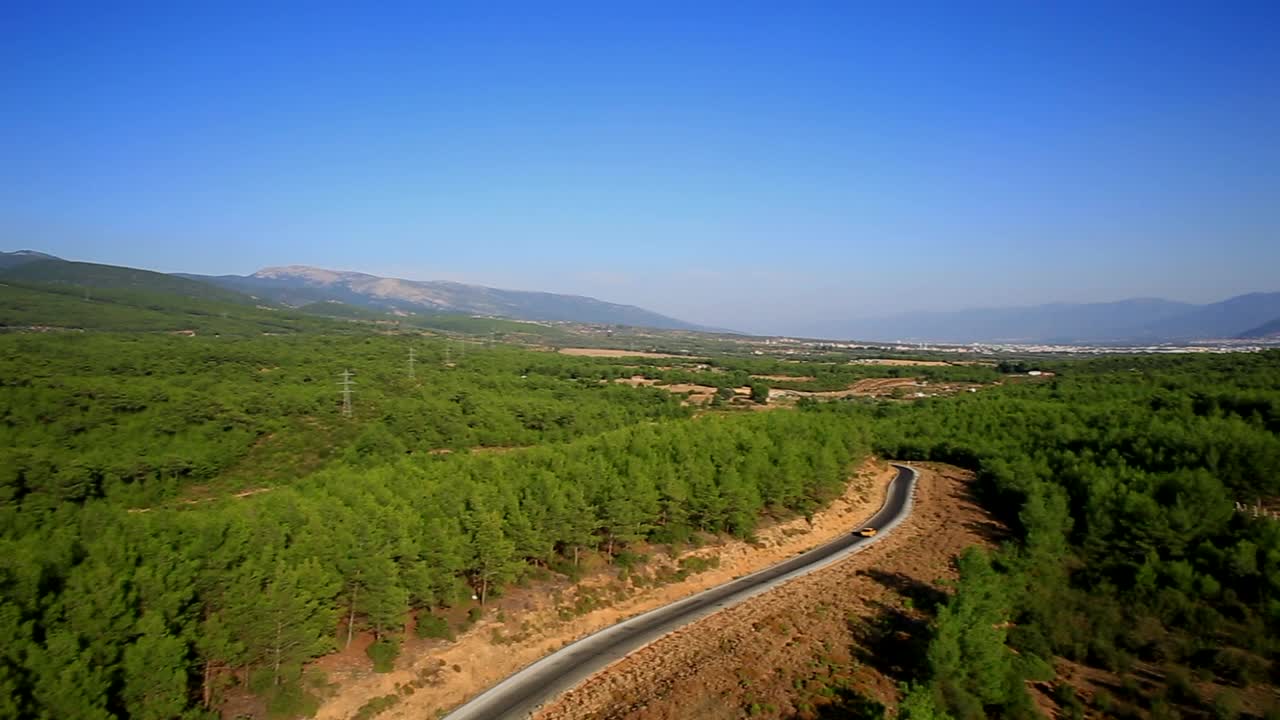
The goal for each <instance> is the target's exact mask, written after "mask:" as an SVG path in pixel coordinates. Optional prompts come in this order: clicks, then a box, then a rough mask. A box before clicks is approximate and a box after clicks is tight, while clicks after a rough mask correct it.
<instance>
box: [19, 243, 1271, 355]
mask: <svg viewBox="0 0 1280 720" xmlns="http://www.w3.org/2000/svg"><path fill="white" fill-rule="evenodd" d="M5 281H9V282H13V283H25V284H35V285H43V286H62V287H66V286H73V287H75V288H84V289H85V291H86V292H91V291H92V289H95V288H96V289H104V290H113V291H119V292H135V293H157V294H163V295H170V296H180V297H186V298H191V299H193V300H199V301H202V302H218V303H239V304H243V305H249V306H255V305H260V306H264V307H276V308H294V309H298V310H299V311H301V312H304V313H308V314H312V315H316V314H318V315H325V316H329V317H355V316H358V315H359V314H360V313H372V314H373V315H376V314H379V313H392V314H399V315H415V316H418V317H422V316H428V315H432V316H434V315H445V314H449V315H469V316H484V317H497V318H508V319H513V320H533V321H567V322H581V323H592V324H604V325H629V326H633V327H648V328H657V329H667V330H711V329H709V328H703V327H699V326H696V325H693V324H691V323H687V322H684V321H682V320H677V319H675V318H671V317H667V316H665V315H659V314H658V313H655V312H650V311H648V310H645V309H643V308H638V307H635V306H632V305H619V304H616V303H610V302H604V301H602V300H597V299H595V298H590V297H583V296H579V295H560V294H555V293H545V292H526V291H519V290H499V289H496V288H490V287H483V286H480V285H467V284H463V283H456V282H443V281H422V280H401V279H396V278H386V277H379V276H376V275H368V274H365V273H358V272H341V271H334V270H324V269H321V268H314V267H307V266H302V265H291V266H287V267H275V268H265V269H263V270H259V271H258V272H256V273H254V274H252V275H220V276H209V275H191V274H174V275H168V274H164V273H157V272H151V271H148V270H138V269H134V268H125V267H117V266H113V265H98V264H94V263H81V262H72V261H67V260H62V259H60V258H56V257H54V256H52V255H47V254H45V253H40V252H35V251H32V250H20V251H18V252H11V253H5V252H0V283H2V282H5ZM63 292H65V290H64V291H63ZM77 292H78V291H77ZM373 315H371V317H372V316H373ZM797 330H800V329H797ZM802 334H803V333H802ZM815 335H816V336H820V337H821V336H825V337H830V338H841V339H852V340H866V341H881V342H894V341H906V342H942V343H971V342H1004V343H1062V344H1084V345H1101V344H1155V343H1167V342H1179V341H1191V340H1214V339H1249V338H1280V292H1276V293H1252V294H1248V295H1239V296H1237V297H1233V298H1229V299H1227V300H1223V301H1221V302H1216V303H1210V304H1206V305H1194V304H1190V303H1181V302H1173V301H1170V300H1161V299H1156V298H1141V299H1134V300H1122V301H1119V302H1108V303H1088V304H1062V303H1059V304H1051V305H1037V306H1032V307H1014V308H988V309H977V310H957V311H950V312H917V313H905V314H899V315H893V316H889V317H883V318H875V319H869V320H847V321H841V320H840V319H839V318H838V317H837V318H834V319H827V320H826V322H825V323H824V325H823V326H822V327H821V328H820V329H817V331H816V332H815Z"/></svg>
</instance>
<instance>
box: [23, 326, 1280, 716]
mask: <svg viewBox="0 0 1280 720" xmlns="http://www.w3.org/2000/svg"><path fill="white" fill-rule="evenodd" d="M0 346H2V347H3V349H4V352H3V353H0V366H2V368H3V380H2V381H0V382H2V383H3V393H2V395H0V407H3V412H4V423H3V425H0V433H3V439H4V442H3V443H0V458H2V459H3V462H2V463H0V630H2V631H3V633H4V636H5V637H6V638H7V639H8V642H6V643H5V645H4V646H3V648H2V649H0V717H33V718H50V719H54V718H72V717H74V718H86V719H93V718H112V717H138V718H175V717H186V718H211V717H216V716H217V714H218V709H219V707H220V702H221V701H222V699H223V698H224V696H225V694H226V693H227V692H232V691H235V692H239V691H241V690H243V689H249V690H251V691H252V692H254V693H257V694H258V695H259V696H261V697H262V698H264V699H265V701H266V702H267V706H268V707H269V708H270V710H271V711H272V712H273V713H274V714H275V715H276V716H279V717H290V716H296V715H297V714H299V713H302V712H305V711H306V709H307V708H308V707H309V703H310V702H312V700H311V699H310V698H309V695H308V691H307V687H306V683H305V682H304V678H303V670H304V667H305V666H306V664H307V663H308V662H309V661H311V660H313V659H315V658H317V657H319V656H321V655H324V654H325V653H328V652H330V651H333V650H335V649H339V648H342V647H344V646H345V645H346V644H347V643H349V642H350V639H351V638H352V636H353V634H354V633H362V632H367V633H371V634H372V635H373V636H374V637H375V638H376V639H377V641H376V642H375V643H374V645H373V646H371V648H370V650H369V654H370V656H371V659H372V661H373V662H374V663H375V664H376V665H378V666H386V665H387V664H388V663H390V661H391V660H392V659H393V658H394V657H395V655H396V653H397V650H398V647H399V644H400V642H401V641H402V640H403V638H404V633H405V628H406V626H407V624H408V623H409V620H410V618H412V617H414V616H416V617H418V618H419V620H420V622H419V625H420V626H421V625H425V624H427V621H429V620H430V619H431V618H432V614H433V613H437V612H439V611H441V610H442V609H444V608H448V607H451V606H458V605H459V604H464V605H465V604H477V605H481V606H483V605H484V604H485V603H487V602H490V601H491V600H492V598H494V597H495V596H497V595H500V594H502V593H503V592H504V590H507V589H509V588H510V587H512V585H513V584H518V583H521V582H524V581H525V580H526V579H527V578H529V577H530V576H531V575H532V574H533V573H535V572H547V571H550V572H555V573H562V574H566V575H569V576H573V574H574V568H575V566H576V565H577V564H578V563H579V562H580V561H581V559H582V557H583V556H584V554H590V555H592V556H594V557H601V558H604V559H606V560H607V559H610V558H612V557H614V556H617V555H620V554H622V553H624V552H625V551H626V550H627V548H628V547H630V546H632V545H635V544H636V543H641V542H646V543H669V544H676V545H679V544H681V543H686V542H690V541H691V540H694V539H695V538H696V536H698V535H700V534H705V533H725V534H730V535H734V536H738V537H750V536H751V534H752V532H753V531H754V529H755V528H756V527H757V526H758V524H759V523H760V522H762V521H764V520H767V519H769V518H772V517H786V516H791V515H797V514H804V513H808V512H812V511H813V510H814V509H816V508H818V507H821V506H822V505H823V504H825V503H826V502H828V501H829V500H830V499H831V498H832V497H834V496H835V495H837V494H839V493H840V492H841V491H842V489H843V486H844V481H845V478H846V477H847V476H848V471H849V468H850V467H851V466H852V464H853V463H855V462H856V461H858V460H860V459H861V458H863V457H865V456H866V455H867V454H868V453H870V452H872V451H873V450H874V451H875V452H878V453H879V454H881V455H883V456H885V457H893V458H901V459H906V460H911V459H932V460H940V461H945V462H949V463H954V464H956V465H960V466H964V467H968V468H972V469H974V470H975V471H977V473H978V476H979V486H980V490H981V493H982V501H983V502H984V503H985V504H987V505H988V506H989V507H990V508H992V509H993V510H994V511H995V512H996V513H997V514H998V515H999V516H1000V517H1001V518H1002V519H1004V520H1005V521H1006V522H1007V523H1008V524H1009V526H1010V527H1011V528H1013V529H1014V530H1015V532H1016V541H1013V542H1010V543H1008V544H1007V545H1006V546H1005V547H1003V548H1002V549H1000V550H999V551H998V552H996V553H993V554H984V553H981V552H978V551H972V552H970V553H968V554H966V555H965V556H964V557H963V558H962V559H961V560H960V570H961V580H960V582H959V583H958V585H957V586H956V588H955V592H954V594H953V595H952V597H951V598H950V600H948V601H947V602H946V603H945V604H944V605H943V606H942V607H941V608H940V609H939V610H938V612H937V615H936V618H935V619H934V623H933V626H932V631H931V632H932V634H931V640H930V642H929V648H928V651H927V653H926V654H925V655H923V656H922V657H921V658H920V659H919V664H918V667H917V668H916V678H917V679H916V682H915V683H914V684H912V685H911V686H910V687H909V688H907V691H908V692H907V695H906V699H905V701H904V705H903V708H902V713H903V715H904V716H906V717H911V718H930V717H954V718H965V719H968V718H978V717H988V716H989V717H1035V716H1036V712H1037V711H1036V710H1035V705H1034V702H1033V696H1032V691H1031V690H1029V687H1030V686H1029V682H1035V681H1044V682H1049V683H1052V682H1053V680H1054V670H1053V668H1054V662H1055V661H1057V660H1056V659H1062V658H1065V659H1068V660H1071V661H1075V662H1078V663H1082V664H1086V665H1089V666H1093V667H1097V668H1101V669H1104V670H1106V671H1109V672H1112V673H1116V674H1117V675H1118V676H1121V677H1130V676H1137V675H1139V674H1143V673H1145V675H1144V676H1146V677H1156V678H1158V682H1155V683H1147V684H1146V685H1142V686H1139V685H1138V684H1126V685H1125V687H1126V688H1132V690H1131V691H1130V692H1127V693H1122V694H1118V695H1117V696H1116V697H1114V698H1111V699H1107V700H1106V703H1107V706H1106V707H1094V708H1092V709H1086V708H1085V707H1084V704H1083V702H1082V701H1081V699H1080V698H1078V697H1076V696H1075V695H1074V691H1072V690H1071V688H1069V687H1067V686H1065V685H1061V686H1059V687H1058V688H1057V689H1056V690H1055V692H1054V698H1055V702H1057V703H1058V704H1059V705H1060V706H1061V707H1063V708H1066V712H1068V713H1073V714H1074V715H1075V716H1082V715H1083V714H1084V713H1085V712H1086V711H1088V712H1092V713H1094V714H1099V713H1100V714H1102V715H1104V716H1111V715H1122V716H1125V715H1127V716H1133V717H1139V716H1151V717H1175V716H1178V714H1180V713H1181V714H1183V715H1187V716H1197V715H1201V716H1210V715H1213V716H1216V717H1228V716H1232V713H1233V712H1238V711H1239V709H1240V708H1241V707H1246V706H1247V707H1253V708H1255V709H1256V707H1257V705H1258V702H1259V701H1258V700H1257V698H1258V697H1267V692H1268V691H1259V688H1260V687H1264V686H1269V685H1273V684H1274V683H1275V682H1276V680H1277V676H1276V673H1277V671H1276V670H1275V668H1276V667H1277V666H1276V665H1275V663H1274V660H1275V655H1276V652H1277V649H1280V648H1278V646H1277V645H1278V644H1277V642H1276V638H1277V627H1278V625H1280V525H1278V524H1277V522H1278V521H1275V520H1270V519H1266V518H1254V517H1252V515H1250V514H1245V513H1239V512H1236V503H1237V502H1240V503H1247V504H1254V503H1258V502H1261V503H1263V504H1267V503H1270V502H1272V501H1273V500H1274V499H1275V498H1276V497H1277V496H1280V437H1278V436H1277V433H1280V353H1278V352H1271V353H1263V354H1249V355H1232V356H1221V357H1154V358H1133V357H1125V358H1113V359H1100V360H1091V361H1083V362H1071V363H1059V364H1057V365H1052V366H1046V368H1047V369H1048V368H1050V367H1051V369H1053V370H1055V371H1056V372H1057V374H1056V376H1054V377H1052V378H1051V379H1049V380H1047V381H1045V382H1037V383H1005V384H1004V385H1003V386H1001V387H994V388H990V389H987V390H984V391H982V392H980V393H976V394H964V395H962V396H959V397H954V398H935V399H925V400H920V401H917V402H914V403H905V402H894V401H886V402H881V403H875V402H870V401H860V400H858V401H836V402H825V403H824V402H813V401H804V402H801V403H800V405H799V407H797V408H796V409H784V410H777V411H774V412H766V413H759V412H744V411H741V410H721V411H715V412H710V413H707V412H705V411H704V412H700V413H697V414H695V412H694V411H693V409H691V408H690V407H688V406H686V405H684V404H682V403H681V402H680V397H679V396H678V395H673V394H672V393H669V392H667V391H666V390H663V389H660V388H657V387H632V386H630V385H624V384H618V383H614V382H611V381H612V380H615V379H618V378H626V377H631V376H633V375H644V376H647V377H650V378H654V379H658V380H661V381H664V382H681V381H697V382H701V383H704V384H712V385H718V386H721V387H733V386H737V385H741V384H744V383H748V382H755V380H753V376H759V375H767V374H770V373H773V374H787V375H793V376H797V377H799V376H809V377H812V378H813V379H812V380H803V381H799V380H797V381H795V382H796V383H810V384H811V385H808V387H811V388H812V387H814V385H817V386H821V387H828V386H831V387H838V386H842V385H845V384H847V383H849V382H853V381H855V380H857V379H859V378H861V377H867V376H869V375H870V374H872V373H878V374H880V375H882V376H892V375H898V374H912V375H917V376H923V377H930V378H935V379H948V380H967V381H973V382H981V381H990V380H993V379H996V378H997V377H999V375H998V371H997V369H995V368H992V367H970V366H938V367H916V368H903V367H890V368H870V367H868V366H857V365H849V364H847V363H838V364H837V363H832V362H827V363H823V362H817V361H815V362H812V363H792V362H787V363H782V362H779V361H774V360H768V359H758V358H757V359H752V358H747V359H734V358H712V359H709V360H706V361H698V362H694V361H685V360H675V359H663V360H660V361H659V360H654V359H644V360H641V359H637V358H612V359H603V358H583V357H568V356H564V355H559V354H556V353H551V352H535V351H530V350H524V349H517V348H511V347H504V346H487V345H486V344H482V343H476V342H464V341H460V340H444V339H439V338H434V339H433V338H426V337H422V336H418V335H395V334H370V333H357V332H352V333H347V334H342V335H332V334H326V335H323V336H320V335H311V334H293V335H289V336H261V335H259V336H256V337H253V336H240V337H231V336H228V337H222V338H215V337H182V336H173V335H163V334H146V335H143V334H136V335H135V334H94V333H83V334H79V333H77V334H10V335H5V336H0ZM411 348H412V349H413V350H414V355H413V358H414V363H413V364H412V365H410V364H409V350H410V349H411ZM659 362H661V363H665V364H659ZM344 369H350V370H351V371H352V372H353V373H354V376H353V378H354V380H355V381H356V385H355V386H354V388H355V393H354V398H353V411H352V414H351V416H350V417H345V416H344V415H343V413H342V412H341V402H340V397H339V387H338V384H337V381H338V376H337V373H339V372H340V371H342V370H344ZM771 382H774V383H775V384H782V385H785V384H787V383H786V382H785V381H781V382H780V381H777V380H774V381H771ZM761 399H762V400H763V398H761ZM490 450H499V451H500V452H490ZM473 597H474V598H475V600H472V598H473ZM1210 689H1211V690H1210ZM1095 702H1097V701H1096V699H1095Z"/></svg>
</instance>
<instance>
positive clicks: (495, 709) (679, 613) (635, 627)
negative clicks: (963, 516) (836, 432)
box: [445, 464, 916, 720]
mask: <svg viewBox="0 0 1280 720" xmlns="http://www.w3.org/2000/svg"><path fill="white" fill-rule="evenodd" d="M894 467H896V468H898V475H897V477H895V478H894V479H893V481H892V482H890V484H889V492H888V494H887V496H886V498H885V502H884V505H883V506H881V508H880V510H879V511H878V512H876V514H875V515H874V516H872V518H871V519H870V520H868V521H867V522H866V525H868V526H871V527H874V528H877V529H878V530H879V532H878V533H877V534H876V535H875V537H870V538H864V537H859V536H857V535H853V534H849V535H844V536H842V537H840V538H837V539H836V540H833V541H831V542H829V543H827V544H826V545H821V546H819V547H816V548H814V549H813V550H810V551H808V552H805V553H801V554H800V555H797V556H795V557H793V558H791V559H790V560H784V561H783V562H780V563H778V564H777V565H774V566H772V567H769V568H765V569H764V570H760V571H758V572H754V573H752V574H750V575H744V576H742V577H740V578H738V579H737V580H733V581H731V582H728V583H725V584H724V585H720V586H718V587H714V588H712V589H710V590H704V591H703V592H700V593H698V594H697V595H693V596H691V597H688V598H685V599H684V600H680V601H678V602H674V603H671V604H670V605H664V606H663V607H660V608H657V609H656V610H650V611H649V612H647V613H644V614H642V615H637V616H636V617H633V618H631V619H630V620H624V621H623V622H620V623H618V624H616V625H611V626H609V627H607V628H605V629H603V630H600V631H598V632H596V633H594V634H592V635H588V636H587V637H585V638H583V639H581V640H578V641H577V642H574V643H571V644H569V645H566V646H565V647H563V648H561V649H560V650H558V651H556V652H554V653H552V654H550V655H548V656H546V657H544V658H542V659H541V660H539V661H537V662H535V663H533V664H532V665H529V666H528V667H526V668H524V669H523V670H521V671H519V672H517V673H515V674H514V675H511V676H510V677H508V678H507V679H505V680H503V681H502V682H500V683H498V684H497V685H494V686H493V687H491V688H489V689H488V690H486V691H485V692H483V693H481V694H480V695H478V696H476V697H475V698H474V699H472V700H471V701H470V702H468V703H466V704H464V705H462V706H460V707H458V708H457V709H456V710H454V711H453V712H452V713H450V714H449V715H447V716H446V717H445V720H506V719H507V718H528V717H530V716H532V715H533V714H534V713H535V712H536V711H537V710H538V709H539V708H540V707H542V706H543V705H544V704H546V703H547V701H549V700H552V699H554V698H556V697H558V696H559V695H561V694H562V693H564V692H566V691H568V690H570V689H571V688H573V687H574V686H576V685H577V684H578V683H580V682H582V681H583V680H586V679H587V678H588V677H590V676H591V675H593V674H595V673H596V672H598V671H599V670H601V669H603V668H605V667H606V666H608V665H610V664H611V663H613V662H614V661H616V660H620V659H622V658H623V657H625V656H626V655H628V654H629V653H632V652H635V651H636V650H638V649H640V648H642V647H644V646H645V645H648V644H649V643H651V642H653V641H654V640H657V639H658V638H660V637H662V636H663V635H666V634H667V633H670V632H672V631H674V630H676V629H678V628H681V627H683V626H685V625H688V624H689V623H691V622H694V621H695V620H699V619H701V618H704V617H706V616H708V615H711V614H713V613H715V612H717V611H719V610H721V609H723V608H726V607H729V606H731V605H736V604H738V603H740V602H742V601H743V600H746V599H747V598H749V597H752V596H754V595H759V594H760V593H762V592H765V591H767V590H770V589H772V588H774V587H776V586H778V585H780V584H782V583H784V582H786V581H788V580H790V579H792V578H796V577H799V576H801V575H806V574H808V573H811V572H813V571H814V570H817V569H819V568H823V567H826V566H827V565H830V564H832V563H834V562H837V561H839V560H842V559H844V558H845V557H848V556H849V555H852V554H854V553H857V552H860V551H862V550H864V549H866V548H867V547H868V546H870V545H872V544H874V543H876V542H878V541H879V540H880V539H881V538H883V537H885V536H886V535H888V534H889V533H890V532H891V531H892V530H893V529H894V528H895V527H897V525H898V523H900V522H902V521H903V520H904V519H905V518H906V517H907V515H909V514H911V491H912V490H913V489H914V488H915V482H916V471H915V469H914V468H911V467H908V466H906V465H897V464H895V465H894ZM855 529H856V528H850V530H851V531H852V530H855Z"/></svg>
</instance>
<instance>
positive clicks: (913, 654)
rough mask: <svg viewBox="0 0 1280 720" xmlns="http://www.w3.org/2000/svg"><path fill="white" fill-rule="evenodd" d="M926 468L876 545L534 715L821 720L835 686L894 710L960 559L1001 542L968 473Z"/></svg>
mask: <svg viewBox="0 0 1280 720" xmlns="http://www.w3.org/2000/svg"><path fill="white" fill-rule="evenodd" d="M919 467H920V469H921V470H922V472H921V477H920V482H919V484H918V486H917V489H916V506H915V510H914V512H913V513H912V515H911V517H910V518H909V519H908V520H907V521H905V522H904V523H903V524H902V525H901V526H900V527H899V528H898V530H896V531H895V532H894V534H893V535H892V536H890V537H888V538H886V539H885V540H884V541H882V542H881V543H880V544H878V545H876V546H874V547H873V548H871V549H868V550H866V551H864V552H862V553H859V554H857V555H854V556H851V557H850V558H849V559H847V560H845V561H843V562H841V563H839V564H837V565H833V566H831V567H828V568H825V569H823V570H820V571H817V572H815V573H813V574H811V575H807V576H805V577H802V578H799V579H797V580H795V581H792V582H790V583H788V584H786V585H784V586H782V587H780V588H778V589H776V590H773V591H770V592H768V593H765V594H763V595H760V596H758V597H755V598H752V599H751V600H748V601H747V602H745V603H742V604H740V605H737V606H734V607H732V608H729V609H727V610H725V611H723V612H720V613H718V614H716V615H713V616H711V617H708V618H706V619H703V620H701V621H699V622H697V623H694V624H693V625H690V626H687V627H685V628H683V629H681V630H679V631H677V632H675V633H672V634H670V635H668V636H666V637H664V638H662V639H659V640H658V641H656V642H654V643H653V644H651V645H649V646H648V647H646V648H644V649H642V650H640V651H638V652H636V653H632V654H631V655H629V656H628V657H626V658H624V659H622V660H620V661H619V662H617V663H615V664H614V665H612V666H611V667H609V668H607V669H606V670H604V671H602V672H600V673H597V674H596V675H595V676H593V677H592V678H590V679H589V680H587V681H586V682H585V683H583V684H582V685H580V686H579V687H577V688H576V689H574V690H572V691H571V692H569V693H568V694H566V695H564V696H563V697H561V698H560V699H559V700H558V701H557V702H555V703H553V704H551V705H550V706H548V707H547V708H546V709H545V710H543V711H542V712H541V713H540V714H539V715H538V716H537V717H538V718H539V720H571V719H572V720H577V719H579V718H610V719H614V718H626V719H628V720H639V719H642V718H643V719H644V720H651V719H661V720H668V719H670V720H676V719H683V718H693V717H696V718H700V719H702V718H705V719H706V720H716V719H719V718H724V719H728V718H740V717H744V716H751V717H765V718H791V717H796V716H799V717H821V715H818V714H817V713H818V711H819V710H820V709H821V708H822V707H823V706H824V705H830V704H832V703H835V702H838V701H839V693H838V692H836V688H837V687H846V688H849V689H852V690H853V691H855V692H857V693H859V694H862V695H864V696H868V697H871V698H873V699H875V700H878V701H880V702H883V703H885V704H886V705H893V704H895V703H896V702H897V700H898V690H897V683H898V682H901V681H903V680H905V679H906V678H907V677H908V676H910V675H911V674H912V673H913V672H915V671H916V670H917V668H916V667H915V664H916V663H918V662H919V659H920V658H921V657H922V656H923V647H924V642H925V630H924V629H925V627H926V626H927V616H926V615H925V614H924V612H923V610H922V608H928V609H932V608H933V607H934V606H936V605H937V603H939V602H941V601H942V600H943V598H945V592H944V590H943V586H942V581H944V580H948V579H954V577H955V570H954V565H953V559H954V557H955V556H956V555H957V554H958V553H959V552H960V551H961V550H962V549H964V548H965V547H967V546H970V545H988V546H989V545H992V544H994V543H995V542H997V541H998V539H999V538H1000V537H1002V535H1003V528H1001V527H1000V526H999V525H998V524H996V523H995V522H994V521H993V520H992V519H991V518H990V517H989V516H988V515H987V514H986V513H985V512H984V511H983V510H982V509H981V508H979V507H978V506H977V504H976V503H975V502H974V501H973V500H972V499H971V498H970V496H969V488H970V484H971V482H972V476H971V474H969V473H966V472H964V471H960V470H957V469H955V468H952V467H949V466H945V465H935V464H923V465H921V466H919ZM837 683H838V684H837ZM832 716H833V717H834V716H835V715H832Z"/></svg>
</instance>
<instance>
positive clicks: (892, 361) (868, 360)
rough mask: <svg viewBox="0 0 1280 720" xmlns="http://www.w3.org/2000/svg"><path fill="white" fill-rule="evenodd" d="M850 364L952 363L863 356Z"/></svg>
mask: <svg viewBox="0 0 1280 720" xmlns="http://www.w3.org/2000/svg"><path fill="white" fill-rule="evenodd" d="M849 364H850V365H889V366H895V367H906V366H911V365H916V366H922V367H939V366H946V365H951V364H952V363H949V362H945V361H942V360H904V359H899V358H863V359H861V360H852V361H850V363H849Z"/></svg>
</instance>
